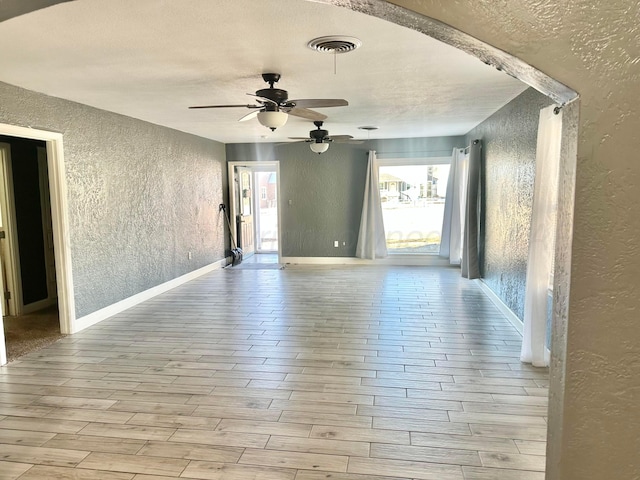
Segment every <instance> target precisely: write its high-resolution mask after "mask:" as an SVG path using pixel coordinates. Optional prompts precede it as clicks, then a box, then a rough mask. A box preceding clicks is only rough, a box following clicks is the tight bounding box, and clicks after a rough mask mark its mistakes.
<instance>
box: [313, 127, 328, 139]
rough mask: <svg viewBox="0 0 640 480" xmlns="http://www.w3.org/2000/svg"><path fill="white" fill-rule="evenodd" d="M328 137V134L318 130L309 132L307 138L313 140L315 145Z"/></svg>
mask: <svg viewBox="0 0 640 480" xmlns="http://www.w3.org/2000/svg"><path fill="white" fill-rule="evenodd" d="M328 136H329V132H327V131H326V130H322V129H321V128H318V129H317V130H311V131H310V132H309V137H311V138H312V139H314V140H315V142H316V143H322V142H323V141H324V140H325V139H326V138H327V137H328Z"/></svg>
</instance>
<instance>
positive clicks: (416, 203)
mask: <svg viewBox="0 0 640 480" xmlns="http://www.w3.org/2000/svg"><path fill="white" fill-rule="evenodd" d="M450 163H451V158H450V157H444V158H441V157H438V158H426V159H402V160H395V161H391V160H382V161H380V167H379V170H378V175H379V183H380V201H381V202H382V216H383V221H384V228H385V233H386V238H387V250H388V251H389V254H399V253H403V254H404V253H408V254H431V255H437V254H438V253H439V252H440V237H441V235H442V220H443V217H444V201H445V197H446V190H447V182H448V180H449V167H450Z"/></svg>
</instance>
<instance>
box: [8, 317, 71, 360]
mask: <svg viewBox="0 0 640 480" xmlns="http://www.w3.org/2000/svg"><path fill="white" fill-rule="evenodd" d="M3 321H4V335H5V341H6V344H7V360H8V361H9V362H11V361H13V360H15V359H17V358H19V357H21V356H23V355H26V354H27V353H30V352H33V351H35V350H38V349H40V348H42V347H45V346H47V345H50V344H52V343H53V342H55V341H56V340H59V339H61V338H62V337H64V335H62V334H61V333H60V321H59V319H58V308H57V306H53V307H50V308H46V309H44V310H40V311H38V312H34V313H31V314H28V315H22V316H20V317H9V316H7V317H4V319H3Z"/></svg>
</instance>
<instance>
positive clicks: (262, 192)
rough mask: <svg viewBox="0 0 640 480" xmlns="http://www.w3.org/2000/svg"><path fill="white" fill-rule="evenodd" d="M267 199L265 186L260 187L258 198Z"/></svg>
mask: <svg viewBox="0 0 640 480" xmlns="http://www.w3.org/2000/svg"><path fill="white" fill-rule="evenodd" d="M266 199H267V187H260V200H266Z"/></svg>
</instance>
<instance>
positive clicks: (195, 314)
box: [0, 266, 548, 480]
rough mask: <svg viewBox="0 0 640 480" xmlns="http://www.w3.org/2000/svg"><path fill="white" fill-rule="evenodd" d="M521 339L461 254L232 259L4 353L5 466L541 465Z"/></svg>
mask: <svg viewBox="0 0 640 480" xmlns="http://www.w3.org/2000/svg"><path fill="white" fill-rule="evenodd" d="M520 341H521V338H520V336H519V334H518V333H517V331H516V330H515V329H514V328H513V326H511V325H510V324H509V322H508V321H507V320H506V319H505V318H504V317H503V315H502V314H501V313H500V312H499V310H498V309H497V308H496V307H495V306H494V305H493V304H492V303H491V301H490V300H489V299H488V298H486V297H485V296H484V294H483V293H482V291H481V290H480V289H479V288H478V286H477V285H476V284H475V283H474V282H470V281H468V280H465V279H463V278H461V277H460V272H459V270H457V269H453V268H451V269H449V268H418V267H370V266H356V267H354V266H287V268H285V269H283V270H279V269H274V268H270V269H258V268H252V269H234V268H226V269H223V270H219V271H215V272H212V273H210V274H207V275H205V276H203V277H200V278H198V279H196V280H194V281H192V282H190V283H188V284H186V285H183V286H181V287H178V288H176V289H174V290H172V291H170V292H167V293H165V294H163V295H160V296H158V297H155V298H154V299H152V300H150V301H147V302H145V303H143V304H140V305H138V306H136V307H134V308H131V309H130V310H127V311H126V312H123V313H121V314H119V315H116V316H114V317H112V318H110V319H108V320H106V321H104V322H102V323H100V324H98V325H95V326H93V327H91V328H89V329H87V330H85V331H83V332H80V333H78V334H75V335H71V336H68V337H66V338H63V339H62V340H60V341H58V342H57V343H55V344H53V345H51V346H48V347H46V348H45V349H43V350H40V351H38V352H34V353H31V354H29V355H27V356H24V357H21V358H20V359H19V360H17V361H15V362H13V363H11V364H9V365H8V366H6V367H3V368H1V369H0V480H14V479H20V480H33V479H48V480H52V479H54V480H55V479H82V480H92V479H99V480H169V479H172V478H181V479H224V480H248V479H255V480H320V479H327V478H331V479H332V480H394V479H395V480H400V479H437V480H542V479H543V478H544V466H545V456H544V455H545V439H546V408H547V398H546V392H547V384H548V371H547V370H545V369H537V368H532V367H529V366H527V365H523V364H521V363H520V361H519V349H520Z"/></svg>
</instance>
